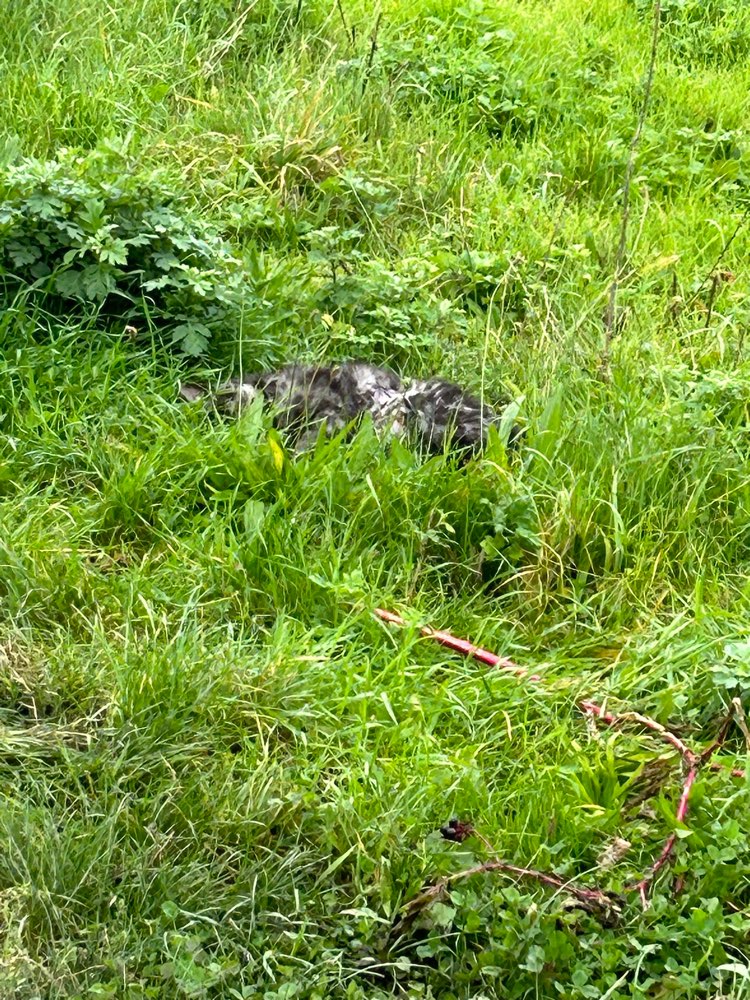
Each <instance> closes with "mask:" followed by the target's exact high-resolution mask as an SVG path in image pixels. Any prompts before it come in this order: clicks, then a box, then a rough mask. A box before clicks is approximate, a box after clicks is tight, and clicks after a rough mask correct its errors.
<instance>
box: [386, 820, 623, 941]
mask: <svg viewBox="0 0 750 1000" xmlns="http://www.w3.org/2000/svg"><path fill="white" fill-rule="evenodd" d="M482 839H484V838H482ZM492 872H501V873H502V874H504V875H515V876H516V877H517V878H525V879H531V880H533V881H535V882H539V883H540V884H541V885H546V886H549V887H550V888H551V889H556V890H557V891H558V892H567V893H569V894H570V895H571V896H573V897H574V898H575V899H576V900H577V901H578V903H579V904H580V905H581V907H582V908H583V909H585V910H587V911H588V912H590V913H592V912H593V913H596V914H598V915H599V916H600V917H604V918H606V919H610V920H611V919H612V918H613V917H614V918H616V917H617V916H618V915H619V914H620V912H621V910H622V906H623V903H624V900H623V899H622V897H620V896H618V895H617V894H616V893H614V892H605V891H604V890H603V889H586V888H583V887H582V886H578V885H574V884H573V883H572V882H570V881H569V880H566V879H562V878H560V876H559V875H555V874H554V873H553V872H542V871H538V870H537V869H536V868H520V867H519V866H518V865H512V864H510V863H509V862H508V861H503V860H502V859H500V858H493V859H492V860H490V861H484V862H482V864H479V865H472V867H471V868H463V869H461V871H457V872H453V873H452V874H450V875H444V876H443V877H442V878H440V879H438V881H437V882H436V883H435V884H434V885H431V886H428V887H427V888H426V889H423V890H422V892H420V893H418V894H417V895H416V896H414V897H413V898H412V899H411V900H409V902H408V903H407V904H406V906H405V907H404V909H403V912H402V915H401V918H400V919H399V921H398V922H397V923H396V924H395V925H394V927H393V930H392V931H391V937H398V936H400V935H401V934H403V933H404V932H405V931H406V930H408V929H409V927H410V926H411V925H412V924H413V922H414V920H415V919H416V918H417V917H418V916H419V914H420V913H422V912H424V910H426V909H428V908H429V907H430V906H431V905H432V904H433V903H435V902H436V901H437V900H438V899H439V898H440V897H441V896H442V895H443V894H444V893H445V892H446V891H447V890H448V889H450V888H451V887H452V886H453V885H454V884H455V883H456V882H459V881H461V880H462V879H465V878H472V877H473V876H474V875H487V874H489V873H492Z"/></svg>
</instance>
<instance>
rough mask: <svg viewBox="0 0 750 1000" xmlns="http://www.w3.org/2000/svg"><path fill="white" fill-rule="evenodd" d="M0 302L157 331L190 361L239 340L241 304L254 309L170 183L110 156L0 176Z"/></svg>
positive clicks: (215, 241)
mask: <svg viewBox="0 0 750 1000" xmlns="http://www.w3.org/2000/svg"><path fill="white" fill-rule="evenodd" d="M0 292H1V293H2V294H3V295H4V296H5V297H10V296H13V295H15V294H18V293H19V292H20V293H27V294H29V293H31V294H34V293H36V292H39V293H41V294H43V295H44V305H45V308H47V309H52V310H62V309H64V310H65V311H66V312H67V313H69V312H70V308H71V306H74V307H75V308H76V309H77V310H79V311H80V312H81V313H86V312H90V311H92V310H93V311H96V312H98V313H100V314H102V315H104V316H105V317H107V318H110V319H114V318H117V319H118V320H121V321H122V322H123V323H124V324H127V325H130V326H132V327H133V328H134V330H135V331H137V332H147V331H149V330H151V329H154V328H156V329H160V330H163V331H165V332H167V333H168V334H169V335H170V336H171V340H172V343H173V344H175V345H176V346H177V347H178V348H179V350H180V351H181V352H182V353H184V354H189V355H198V354H201V353H203V352H204V351H205V349H206V347H207V345H208V342H209V339H210V338H211V336H212V334H213V333H214V331H216V330H217V328H219V327H222V328H225V329H226V328H229V329H232V328H235V329H236V328H238V327H239V326H240V318H241V314H242V310H243V308H244V307H245V306H246V305H247V303H248V302H249V303H250V305H251V306H252V305H253V304H254V305H256V306H257V305H260V304H261V303H260V302H259V301H258V296H257V295H256V294H255V293H254V291H253V289H252V287H251V281H250V279H249V277H248V275H247V273H246V271H245V270H244V269H243V268H242V266H241V262H240V261H239V260H238V259H237V258H236V257H234V256H233V254H232V252H231V251H230V248H229V246H228V245H227V244H226V243H225V242H224V241H223V240H222V239H221V238H220V237H219V235H218V234H217V232H216V230H215V229H214V228H213V226H212V225H210V224H209V223H207V222H205V221H204V220H203V219H201V218H200V217H199V216H198V215H197V213H196V212H195V211H193V210H191V208H190V207H189V206H188V205H186V204H185V201H184V198H183V199H180V198H179V197H178V196H176V195H175V193H174V189H173V188H172V187H170V185H169V182H168V179H167V178H166V176H164V175H163V174H161V173H159V172H156V171H154V170H151V171H148V172H144V171H143V170H139V169H138V168H137V167H136V166H135V165H134V164H133V163H131V162H129V161H128V160H127V159H126V158H125V157H124V156H123V155H122V154H120V153H119V152H117V151H116V150H113V149H111V148H104V149H100V150H96V151H94V152H91V153H87V154H86V155H77V154H75V153H72V152H63V153H61V154H60V156H59V158H58V159H56V160H52V161H47V162H44V161H40V160H36V159H23V160H21V161H19V162H18V163H16V164H12V165H10V166H9V167H7V168H6V169H5V170H4V171H3V172H2V173H0Z"/></svg>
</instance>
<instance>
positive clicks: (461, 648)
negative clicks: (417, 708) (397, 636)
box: [374, 608, 540, 681]
mask: <svg viewBox="0 0 750 1000" xmlns="http://www.w3.org/2000/svg"><path fill="white" fill-rule="evenodd" d="M374 613H375V614H376V615H377V616H378V618H381V619H382V620H383V621H384V622H390V623H391V624H392V625H401V626H402V627H403V626H405V625H407V624H408V623H407V622H406V621H405V620H404V619H403V618H402V617H401V616H400V615H395V614H394V613H393V612H392V611H384V610H383V608H375V612H374ZM419 631H420V632H421V633H422V635H424V636H427V637H428V638H430V639H434V640H435V641H436V642H439V643H440V644H441V646H447V647H448V649H453V650H455V651H456V652H457V653H463V655H464V656H469V657H471V658H472V659H474V660H479V661H480V663H486V664H487V666H489V667H496V668H497V669H498V670H507V671H508V672H509V673H512V674H515V676H516V677H519V678H521V677H525V678H526V680H529V681H538V680H540V677H539V674H529V672H528V670H526V669H525V667H520V666H519V665H518V664H517V663H515V662H514V661H513V660H509V659H508V658H507V657H503V656H497V655H496V654H495V653H491V652H490V651H489V650H488V649H482V648H481V647H480V646H475V645H474V644H473V643H471V642H467V641H466V639H458V638H457V637H456V636H455V635H451V633H450V632H438V631H437V630H436V629H433V628H430V627H429V625H422V626H420V629H419Z"/></svg>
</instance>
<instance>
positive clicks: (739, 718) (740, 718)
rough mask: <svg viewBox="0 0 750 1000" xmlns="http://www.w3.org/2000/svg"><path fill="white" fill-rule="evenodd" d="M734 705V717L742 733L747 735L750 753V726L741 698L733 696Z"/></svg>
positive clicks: (746, 747)
mask: <svg viewBox="0 0 750 1000" xmlns="http://www.w3.org/2000/svg"><path fill="white" fill-rule="evenodd" d="M732 707H733V708H734V718H735V720H736V722H737V725H738V726H739V727H740V729H741V730H742V735H743V736H744V737H745V749H746V750H747V752H748V753H750V728H748V725H747V719H746V718H745V709H744V708H743V707H742V702H741V701H740V699H739V698H732Z"/></svg>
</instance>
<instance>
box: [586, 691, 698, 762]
mask: <svg viewBox="0 0 750 1000" xmlns="http://www.w3.org/2000/svg"><path fill="white" fill-rule="evenodd" d="M578 707H579V708H580V709H581V711H582V712H583V713H584V715H595V716H596V717H597V718H599V719H601V720H602V722H606V723H607V724H608V725H610V726H617V725H619V724H620V723H622V722H637V723H638V724H639V725H641V726H644V727H645V728H646V729H652V730H653V731H654V732H655V733H658V734H659V735H660V736H661V738H662V739H663V740H664V741H665V742H666V743H670V744H671V745H672V746H673V747H674V748H675V750H677V752H678V753H679V754H681V755H682V757H684V759H685V761H686V762H687V763H688V764H695V763H696V762H697V759H698V758H697V755H696V754H694V753H693V751H692V750H691V749H690V747H689V746H687V744H686V743H683V741H682V740H681V739H680V737H679V736H676V735H675V733H673V732H671V731H670V730H669V729H667V728H666V727H665V726H662V724H661V723H660V722H657V721H656V719H651V718H649V716H647V715H641V714H640V712H621V713H620V714H619V715H613V714H612V713H611V712H607V711H605V709H604V708H602V706H601V705H597V704H596V702H593V701H582V702H581V703H580V704H579V706H578Z"/></svg>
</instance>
